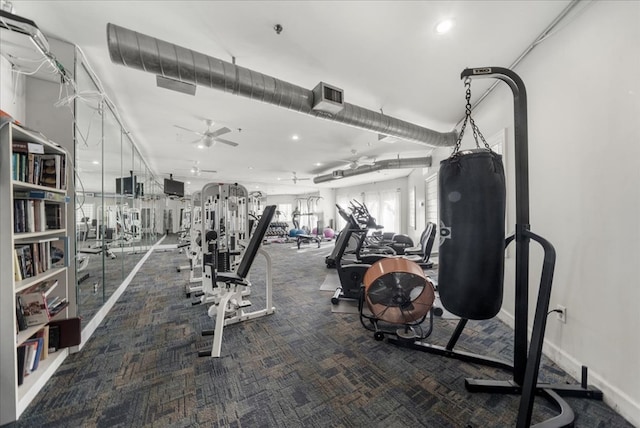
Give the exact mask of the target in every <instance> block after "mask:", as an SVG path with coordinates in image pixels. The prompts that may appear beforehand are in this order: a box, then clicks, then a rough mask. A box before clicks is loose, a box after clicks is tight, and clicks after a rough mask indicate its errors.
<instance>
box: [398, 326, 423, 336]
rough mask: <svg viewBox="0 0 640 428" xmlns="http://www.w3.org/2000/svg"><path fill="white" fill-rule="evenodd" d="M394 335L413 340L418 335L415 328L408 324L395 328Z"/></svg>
mask: <svg viewBox="0 0 640 428" xmlns="http://www.w3.org/2000/svg"><path fill="white" fill-rule="evenodd" d="M396 336H398V338H400V339H403V340H415V339H417V338H418V337H419V336H418V333H416V330H415V329H414V328H413V326H410V325H405V326H404V327H403V328H399V329H397V330H396Z"/></svg>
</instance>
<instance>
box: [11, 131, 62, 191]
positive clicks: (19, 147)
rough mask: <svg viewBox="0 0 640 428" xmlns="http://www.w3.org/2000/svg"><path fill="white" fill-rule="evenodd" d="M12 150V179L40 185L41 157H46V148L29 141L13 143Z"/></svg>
mask: <svg viewBox="0 0 640 428" xmlns="http://www.w3.org/2000/svg"><path fill="white" fill-rule="evenodd" d="M12 150H13V153H12V158H11V161H12V166H13V175H12V178H13V179H14V180H17V181H23V182H25V183H31V184H39V183H40V175H39V174H40V171H41V165H40V164H41V157H42V156H45V152H44V146H43V145H42V144H40V143H32V142H28V141H13V143H12ZM58 156H60V155H58Z"/></svg>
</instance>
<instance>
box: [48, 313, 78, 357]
mask: <svg viewBox="0 0 640 428" xmlns="http://www.w3.org/2000/svg"><path fill="white" fill-rule="evenodd" d="M81 340H82V330H81V320H80V318H79V317H74V318H67V319H63V320H56V321H51V322H50V323H49V352H55V351H57V350H58V349H62V348H69V347H71V346H77V345H79V344H80V341H81Z"/></svg>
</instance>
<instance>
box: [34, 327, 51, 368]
mask: <svg viewBox="0 0 640 428" xmlns="http://www.w3.org/2000/svg"><path fill="white" fill-rule="evenodd" d="M35 337H41V338H42V343H43V345H42V352H41V353H40V361H42V360H44V359H46V358H47V357H49V326H48V325H45V326H44V327H42V328H41V329H40V330H38V332H37V333H36V334H35Z"/></svg>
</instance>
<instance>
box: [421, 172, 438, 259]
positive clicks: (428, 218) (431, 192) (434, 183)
mask: <svg viewBox="0 0 640 428" xmlns="http://www.w3.org/2000/svg"><path fill="white" fill-rule="evenodd" d="M424 189H425V196H424V201H425V204H424V205H425V206H424V209H425V213H424V220H425V223H424V224H425V227H426V225H427V223H429V222H432V223H434V224H435V225H436V227H439V226H440V222H439V220H438V174H433V175H432V176H430V177H429V178H427V179H426V180H425V181H424ZM436 236H437V235H436ZM437 248H438V239H436V240H435V242H434V243H433V249H432V250H431V251H432V252H436V250H437Z"/></svg>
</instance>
